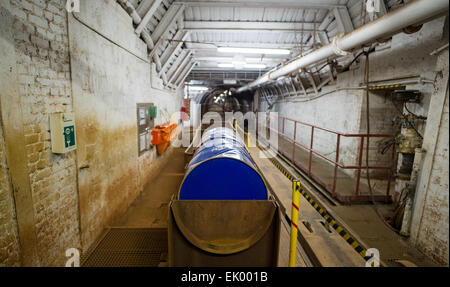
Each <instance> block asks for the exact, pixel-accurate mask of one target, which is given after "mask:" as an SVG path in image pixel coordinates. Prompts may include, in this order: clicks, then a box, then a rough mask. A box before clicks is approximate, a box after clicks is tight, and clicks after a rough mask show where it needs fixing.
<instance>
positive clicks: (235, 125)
mask: <svg viewBox="0 0 450 287" xmlns="http://www.w3.org/2000/svg"><path fill="white" fill-rule="evenodd" d="M236 122H237V121H236V119H233V128H234V130H235V131H237V124H236Z"/></svg>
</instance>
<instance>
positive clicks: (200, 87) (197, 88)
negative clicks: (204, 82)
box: [189, 86, 208, 92]
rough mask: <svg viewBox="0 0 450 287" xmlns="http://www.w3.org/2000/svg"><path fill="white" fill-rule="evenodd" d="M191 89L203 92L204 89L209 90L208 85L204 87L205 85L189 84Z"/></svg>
mask: <svg viewBox="0 0 450 287" xmlns="http://www.w3.org/2000/svg"><path fill="white" fill-rule="evenodd" d="M189 90H190V91H199V92H203V91H207V90H208V87H203V86H189Z"/></svg>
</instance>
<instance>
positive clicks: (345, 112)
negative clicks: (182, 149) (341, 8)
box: [260, 17, 444, 173]
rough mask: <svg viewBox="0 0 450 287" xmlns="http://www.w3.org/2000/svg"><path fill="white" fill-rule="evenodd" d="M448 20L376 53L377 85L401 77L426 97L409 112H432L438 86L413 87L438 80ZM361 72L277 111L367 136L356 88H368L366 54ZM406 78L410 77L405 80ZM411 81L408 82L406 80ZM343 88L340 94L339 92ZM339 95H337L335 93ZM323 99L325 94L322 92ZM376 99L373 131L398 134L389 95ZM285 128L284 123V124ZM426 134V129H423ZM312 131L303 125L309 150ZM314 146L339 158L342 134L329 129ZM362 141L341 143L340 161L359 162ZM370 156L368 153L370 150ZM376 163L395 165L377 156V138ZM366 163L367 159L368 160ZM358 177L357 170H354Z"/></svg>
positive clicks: (301, 135)
mask: <svg viewBox="0 0 450 287" xmlns="http://www.w3.org/2000/svg"><path fill="white" fill-rule="evenodd" d="M443 25H444V18H443V17H442V18H439V19H436V20H434V21H432V22H429V23H427V24H425V25H424V26H423V28H422V29H421V30H420V31H419V32H417V33H415V34H412V35H407V34H403V33H400V34H398V35H395V36H394V37H393V38H392V40H391V41H389V42H388V43H386V44H385V45H383V46H381V47H379V48H377V51H376V52H375V53H372V54H371V55H370V64H369V67H370V68H369V71H370V72H369V73H370V79H369V81H370V82H371V84H372V85H376V84H377V83H386V81H387V80H390V79H398V80H394V81H393V82H399V81H400V80H402V81H404V82H406V83H408V84H407V85H406V88H407V89H418V90H420V91H421V92H422V93H423V94H424V98H423V102H422V103H421V104H419V105H414V104H410V105H409V108H410V110H412V111H413V112H415V113H416V114H419V115H425V116H426V114H427V112H428V106H429V102H430V97H431V92H432V90H433V85H432V84H430V83H419V84H415V83H412V82H413V81H417V80H418V79H420V78H423V79H427V80H431V82H432V81H433V79H434V76H435V71H434V68H435V60H434V58H435V57H433V56H430V55H429V53H430V52H431V51H433V50H434V49H436V48H438V47H440V45H442V43H443V40H442V35H443ZM357 63H359V65H357V66H356V69H354V70H350V71H348V72H345V73H341V74H338V76H337V80H336V82H335V83H334V84H331V85H329V86H325V87H324V88H323V89H322V91H321V94H324V96H320V97H312V98H304V97H292V98H285V99H281V100H278V101H277V102H276V103H275V105H274V107H273V109H272V111H274V112H278V113H279V114H280V115H281V116H286V117H290V118H293V119H296V120H299V121H303V122H307V123H311V124H315V125H317V126H320V127H324V128H327V129H331V130H335V131H338V132H342V133H365V132H366V113H365V109H366V101H365V92H364V90H357V89H354V88H358V87H363V86H364V63H365V57H364V56H362V57H361V58H360V59H359V60H358V61H357ZM402 78H404V79H402ZM405 80H406V81H405ZM336 90H337V91H336ZM333 91H336V92H333ZM319 95H320V94H319ZM370 99H371V102H370V103H371V104H370V107H371V110H370V120H371V133H392V132H394V129H393V127H392V124H391V123H390V122H389V121H388V120H392V119H394V117H395V116H396V115H397V114H398V112H397V111H396V109H395V107H394V106H393V105H392V103H391V101H390V100H389V99H388V97H387V96H386V95H385V94H383V93H382V92H381V93H380V92H377V93H372V92H371V93H370ZM261 100H262V101H261V104H260V110H262V111H264V110H266V109H267V103H266V102H265V101H264V99H263V98H262V99H261ZM279 129H280V130H281V125H280V126H279ZM419 129H420V130H422V131H423V126H419ZM285 130H286V134H288V135H289V136H292V131H293V128H292V124H290V123H289V122H286V124H285ZM310 133H311V132H310V128H309V127H301V128H299V127H297V135H296V136H297V139H298V140H299V141H300V142H301V143H303V144H306V145H308V146H309V144H310ZM314 147H315V148H316V149H317V150H318V151H320V152H321V153H323V154H325V155H327V156H328V157H329V158H332V159H334V158H335V152H336V136H335V135H333V134H330V133H327V132H323V131H315V136H314ZM358 149H359V141H358V140H355V139H351V138H343V139H342V141H341V150H340V158H341V160H340V163H342V164H349V165H350V164H351V165H353V164H356V163H357V159H358V156H357V155H358V152H357V151H358ZM364 154H365V152H364ZM369 159H370V164H380V165H385V164H387V163H389V161H390V159H389V155H384V156H381V155H380V154H379V153H378V152H377V140H372V144H371V147H370V155H369ZM363 160H364V161H365V157H364V158H363ZM351 173H352V172H351Z"/></svg>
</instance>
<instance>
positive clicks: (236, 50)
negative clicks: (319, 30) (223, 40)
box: [217, 47, 291, 55]
mask: <svg viewBox="0 0 450 287" xmlns="http://www.w3.org/2000/svg"><path fill="white" fill-rule="evenodd" d="M217 52H219V53H243V54H267V55H289V54H290V53H291V51H289V50H286V49H261V48H234V47H219V48H217Z"/></svg>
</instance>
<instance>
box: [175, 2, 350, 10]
mask: <svg viewBox="0 0 450 287" xmlns="http://www.w3.org/2000/svg"><path fill="white" fill-rule="evenodd" d="M338 2H339V1H323V0H322V1H320V0H304V1H274V0H247V1H242V0H211V1H205V0H176V1H175V2H174V3H183V4H185V5H186V6H195V7H197V6H201V7H206V6H215V7H228V6H233V7H265V8H274V7H276V8H301V9H329V8H330V7H331V8H333V7H345V5H341V4H338Z"/></svg>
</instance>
